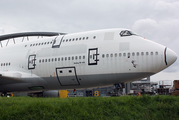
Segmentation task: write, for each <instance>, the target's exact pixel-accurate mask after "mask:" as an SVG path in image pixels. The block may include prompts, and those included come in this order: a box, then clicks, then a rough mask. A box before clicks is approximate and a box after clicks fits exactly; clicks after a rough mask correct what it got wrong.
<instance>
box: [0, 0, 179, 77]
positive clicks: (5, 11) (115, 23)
mask: <svg viewBox="0 0 179 120" xmlns="http://www.w3.org/2000/svg"><path fill="white" fill-rule="evenodd" d="M178 13H179V1H178V0H125V1H124V0H89V1H84V0H68V1H67V0H66V1H65V0H28V1H25V0H1V1H0V34H8V33H14V32H25V31H55V32H66V33H72V32H80V31H89V30H96V29H106V28H128V29H131V30H133V31H134V32H136V33H138V34H139V35H141V36H143V37H145V38H147V39H150V40H152V41H155V42H158V43H160V44H163V45H165V46H167V47H169V48H171V49H172V50H174V51H175V52H176V53H177V54H179V50H178V49H177V48H178V45H179V40H178V39H179V33H178V31H179V14H178ZM164 73H167V75H168V74H169V73H171V74H172V75H173V74H175V76H177V77H179V76H178V74H179V60H177V62H176V63H175V64H174V65H172V66H171V67H169V68H168V69H166V70H164V71H163V72H162V73H160V74H164ZM162 76H164V75H162ZM156 79H161V78H159V77H157V78H156ZM168 79H175V78H170V77H169V78H168Z"/></svg>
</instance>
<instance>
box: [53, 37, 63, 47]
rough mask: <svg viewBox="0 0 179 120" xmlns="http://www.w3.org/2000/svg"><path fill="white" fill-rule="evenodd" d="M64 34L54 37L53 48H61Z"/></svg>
mask: <svg viewBox="0 0 179 120" xmlns="http://www.w3.org/2000/svg"><path fill="white" fill-rule="evenodd" d="M63 37H64V35H63V36H62V35H61V36H58V37H56V38H55V39H54V42H53V44H52V48H59V47H60V45H61V42H62V39H63Z"/></svg>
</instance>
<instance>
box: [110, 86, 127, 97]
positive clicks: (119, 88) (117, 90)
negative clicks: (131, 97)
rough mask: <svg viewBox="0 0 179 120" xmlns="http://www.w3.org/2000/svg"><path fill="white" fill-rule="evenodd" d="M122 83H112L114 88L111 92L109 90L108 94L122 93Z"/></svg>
mask: <svg viewBox="0 0 179 120" xmlns="http://www.w3.org/2000/svg"><path fill="white" fill-rule="evenodd" d="M124 87H125V86H124V83H118V84H114V89H113V91H112V92H110V93H109V94H110V96H120V95H122V90H123V88H124Z"/></svg>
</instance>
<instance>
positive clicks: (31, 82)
mask: <svg viewBox="0 0 179 120" xmlns="http://www.w3.org/2000/svg"><path fill="white" fill-rule="evenodd" d="M32 36H36V37H38V38H37V39H36V40H32V41H28V38H29V37H32ZM39 36H44V37H43V38H41V37H39ZM26 37H27V41H25V42H24V38H26ZM16 38H22V41H21V42H20V43H18V44H16V43H15V39H16ZM10 40H12V41H13V42H14V44H13V45H8V43H9V41H10ZM4 41H7V44H6V45H5V46H3V44H2V42H4ZM0 43H1V49H0V55H1V58H0V93H1V94H7V93H12V92H29V93H30V92H46V91H49V90H65V89H80V88H91V87H100V86H108V85H118V84H120V85H122V86H123V85H124V83H127V82H132V81H136V80H139V79H142V78H145V77H148V76H151V75H153V74H156V73H158V72H160V71H162V70H163V69H165V68H167V67H169V66H170V65H171V64H173V63H174V62H175V61H176V59H177V55H176V53H175V52H174V51H172V50H171V49H169V48H168V47H166V46H163V45H161V44H158V43H155V42H153V41H151V40H148V39H145V38H143V37H141V36H139V35H137V34H136V33H134V32H132V31H131V30H129V29H125V28H114V29H102V30H94V31H87V32H79V33H70V34H67V33H58V32H24V33H14V34H7V35H1V36H0Z"/></svg>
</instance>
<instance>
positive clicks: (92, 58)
mask: <svg viewBox="0 0 179 120" xmlns="http://www.w3.org/2000/svg"><path fill="white" fill-rule="evenodd" d="M98 55H99V54H98V48H91V49H89V51H88V65H97V64H98V61H99V59H98Z"/></svg>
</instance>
